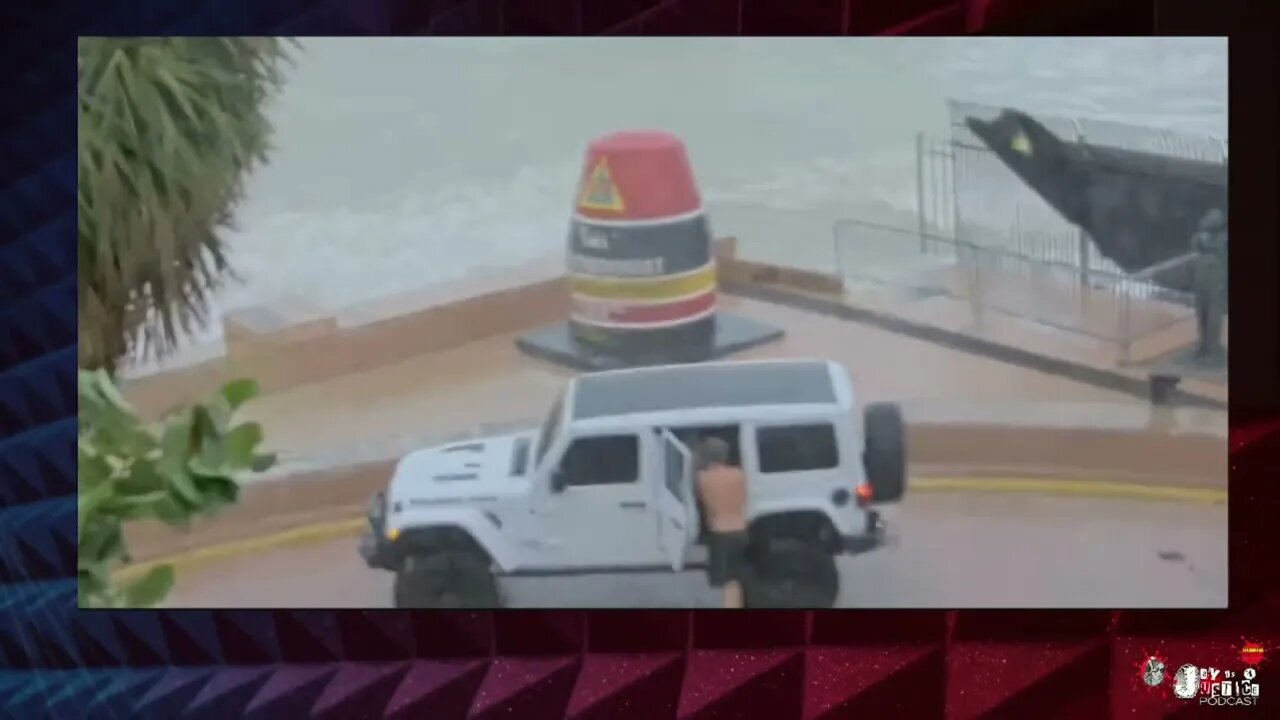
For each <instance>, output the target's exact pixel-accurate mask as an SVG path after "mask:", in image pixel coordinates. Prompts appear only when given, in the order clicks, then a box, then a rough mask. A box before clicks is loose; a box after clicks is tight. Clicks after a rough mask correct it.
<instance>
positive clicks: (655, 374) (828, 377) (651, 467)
mask: <svg viewBox="0 0 1280 720" xmlns="http://www.w3.org/2000/svg"><path fill="white" fill-rule="evenodd" d="M857 407H858V406H857V403H856V402H855V398H854V395H853V388H852V384H851V383H850V381H849V376H848V374H847V372H846V371H845V369H844V368H843V367H841V366H840V365H839V364H837V363H834V362H825V361H817V360H769V361H739V362H713V363H702V364H696V365H671V366H663V367H647V368H636V369H629V370H617V371H609V372H599V373H590V374H586V375H582V376H579V377H577V378H575V379H573V380H571V381H570V382H569V383H568V386H567V388H566V389H565V391H564V393H563V395H562V396H561V397H560V399H559V400H557V401H556V403H555V404H554V406H553V407H552V408H551V411H550V412H549V413H548V415H547V417H546V420H545V421H544V422H543V423H542V426H541V428H540V429H531V430H529V431H528V432H523V433H516V434H512V435H505V436H500V437H489V438H478V439H474V440H467V441H463V442H456V443H453V444H450V445H445V446H442V447H437V448H432V449H427V450H419V451H416V452H412V453H410V454H409V455H407V456H405V457H404V458H403V459H402V460H401V461H400V463H399V465H398V466H397V467H396V470H395V474H394V476H393V477H392V479H391V483H390V486H389V488H388V489H387V491H386V492H385V493H379V494H378V495H377V496H376V497H375V498H374V500H373V502H372V504H371V507H370V510H369V525H370V528H369V532H368V533H367V534H366V535H365V537H364V538H363V541H362V543H361V547H360V552H361V555H363V557H364V558H365V561H366V562H367V563H368V564H369V566H370V567H374V568H380V569H384V570H390V571H393V572H395V573H396V581H395V592H394V594H395V604H396V606H397V607H497V606H499V605H500V604H501V598H500V595H499V592H498V587H497V581H496V579H495V575H526V574H539V575H557V574H580V573H603V572H633V571H635V572H638V571H644V570H654V569H659V570H665V571H681V570H684V569H687V568H691V567H705V563H706V556H707V552H706V548H705V546H704V545H703V537H704V536H703V531H702V528H703V523H702V520H701V510H700V508H699V503H698V501H697V499H696V496H695V474H696V471H697V468H695V466H694V460H693V459H692V457H691V451H690V447H691V446H692V444H693V443H694V442H696V440H697V439H698V438H705V437H708V436H717V437H721V438H723V439H724V440H726V441H727V442H728V443H729V445H730V448H731V452H732V455H733V457H732V458H731V461H732V462H733V463H735V464H740V466H741V467H742V468H743V469H744V471H745V472H746V474H747V477H748V482H749V486H748V497H749V500H748V514H749V519H750V527H749V534H750V540H751V542H750V550H749V553H748V557H749V560H750V566H751V567H752V568H753V572H752V573H751V575H752V577H749V578H747V579H745V580H744V586H745V587H744V589H745V592H746V601H747V605H748V606H749V607H831V606H832V605H834V604H835V601H836V596H837V594H838V591H839V576H838V573H837V571H836V566H835V557H836V556H837V555H839V554H841V553H846V552H853V553H856V552H864V551H866V550H870V549H872V548H874V547H876V546H877V545H878V544H879V541H880V539H881V538H882V537H883V520H882V518H881V514H880V513H879V512H878V511H876V510H875V509H874V506H875V505H877V504H880V503H892V502H896V501H898V500H900V499H901V498H902V495H903V493H904V491H905V489H906V472H905V465H906V462H905V455H906V453H905V441H904V430H903V424H902V419H901V415H900V414H899V412H898V408H897V407H896V406H895V405H891V404H873V405H870V406H868V407H867V408H866V410H865V412H864V413H861V414H859V413H857V412H856V410H857ZM567 604H572V603H567Z"/></svg>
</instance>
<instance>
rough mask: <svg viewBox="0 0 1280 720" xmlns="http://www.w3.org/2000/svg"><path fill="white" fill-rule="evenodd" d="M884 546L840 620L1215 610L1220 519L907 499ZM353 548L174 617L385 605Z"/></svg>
mask: <svg viewBox="0 0 1280 720" xmlns="http://www.w3.org/2000/svg"><path fill="white" fill-rule="evenodd" d="M894 515H895V516H896V517H895V518H894V523H893V525H892V526H891V531H892V532H893V533H894V534H895V535H896V536H897V538H898V539H897V541H896V543H895V544H894V545H892V546H889V547H885V548H882V549H879V550H876V551H874V552H872V553H869V554H865V555H860V556H856V557H844V558H841V559H840V561H839V567H840V574H841V591H840V600H839V605H840V606H841V607H851V608H857V607H867V608H871V607H890V608H962V607H1046V608H1047V607H1095V608H1123V607H1225V606H1226V602H1227V509H1226V506H1225V505H1216V506H1206V505H1195V504H1187V503H1176V502H1160V501H1145V502H1137V501H1125V500H1116V499H1102V500H1099V499H1082V498H1068V497H1040V496H1031V495H1013V494H986V493H955V494H952V493H936V494H935V493H930V494H921V495H916V496H909V497H908V499H907V500H906V502H904V504H903V505H902V506H901V507H899V508H896V509H895V511H894ZM356 545H357V539H356V538H355V537H351V538H342V539H338V540H332V541H326V542H321V543H316V544H313V545H308V546H301V547H293V548H284V549H275V550H267V551H263V552H261V553H258V554H253V555H244V556H240V557H236V558H231V559H227V560H221V561H218V562H216V563H212V564H208V565H205V566H202V567H200V568H198V569H193V570H191V571H188V572H186V573H184V574H181V575H180V576H179V578H178V584H177V587H175V589H174V591H173V593H172V594H171V595H170V599H169V605H170V606H173V607H240V608H262V607H289V608H295V607H346V608H385V607H390V606H391V578H392V576H391V574H390V573H386V572H380V571H374V570H370V569H368V568H367V567H366V566H365V565H364V563H363V561H362V560H361V559H360V558H359V556H358V554H357V552H356ZM502 588H503V592H504V595H505V596H506V598H507V604H508V606H509V607H542V608H552V607H619V608H641V607H643V608H680V607H715V606H716V604H717V594H716V591H714V590H713V589H712V588H710V587H709V586H708V585H707V582H706V580H705V577H704V576H703V574H702V573H701V572H700V571H694V572H685V573H679V574H676V573H671V574H653V573H650V574H638V575H594V576H579V577H560V578H550V579H548V578H512V579H507V580H504V581H503V582H502Z"/></svg>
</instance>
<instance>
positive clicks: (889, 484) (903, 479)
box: [862, 403, 907, 502]
mask: <svg viewBox="0 0 1280 720" xmlns="http://www.w3.org/2000/svg"><path fill="white" fill-rule="evenodd" d="M863 425H864V432H865V433H866V446H865V448H864V450H863V460H862V461H863V467H864V469H865V470H866V473H867V482H868V483H870V484H871V495H872V498H873V499H874V500H875V501H876V502H897V501H898V500H901V499H902V496H903V494H904V493H905V492H906V490H907V432H906V428H905V427H904V425H903V422H902V411H901V410H899V409H898V406H897V405H896V404H894V403H872V404H871V405H868V406H867V409H866V412H865V413H864V415H863Z"/></svg>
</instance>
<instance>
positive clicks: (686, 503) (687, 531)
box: [657, 430, 698, 572]
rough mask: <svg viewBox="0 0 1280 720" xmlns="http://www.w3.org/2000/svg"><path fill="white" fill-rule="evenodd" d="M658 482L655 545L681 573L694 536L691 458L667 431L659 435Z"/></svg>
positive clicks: (695, 511) (695, 521)
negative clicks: (659, 464)
mask: <svg viewBox="0 0 1280 720" xmlns="http://www.w3.org/2000/svg"><path fill="white" fill-rule="evenodd" d="M659 437H660V439H661V440H662V442H661V447H662V459H663V463H662V470H663V475H662V482H661V483H659V484H658V486H657V492H658V501H657V506H658V542H659V544H661V546H662V552H663V553H664V554H665V555H666V557H667V560H668V561H670V563H671V569H673V570H676V571H677V572H678V571H680V570H683V569H684V560H685V553H686V552H687V551H688V549H689V545H690V544H691V543H692V541H693V538H694V537H695V536H696V534H697V517H698V515H697V504H696V503H695V502H694V493H693V482H694V476H693V473H694V468H693V454H692V453H691V452H690V451H689V448H688V447H686V446H685V444H684V443H682V442H680V440H678V439H677V438H676V436H675V435H672V434H671V432H670V431H669V430H663V431H662V433H661V434H660V436H659Z"/></svg>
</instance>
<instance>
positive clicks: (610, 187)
mask: <svg viewBox="0 0 1280 720" xmlns="http://www.w3.org/2000/svg"><path fill="white" fill-rule="evenodd" d="M578 207H579V208H581V209H583V210H607V211H610V212H622V211H623V210H625V209H626V204H625V203H623V202H622V193H620V192H618V186H617V185H614V184H613V176H612V175H610V174H609V161H608V159H606V158H603V157H602V158H600V160H599V161H598V162H597V163H596V166H595V167H594V168H593V169H592V170H591V174H590V175H588V176H587V181H586V182H584V183H583V184H582V193H581V194H579V195H578Z"/></svg>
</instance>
